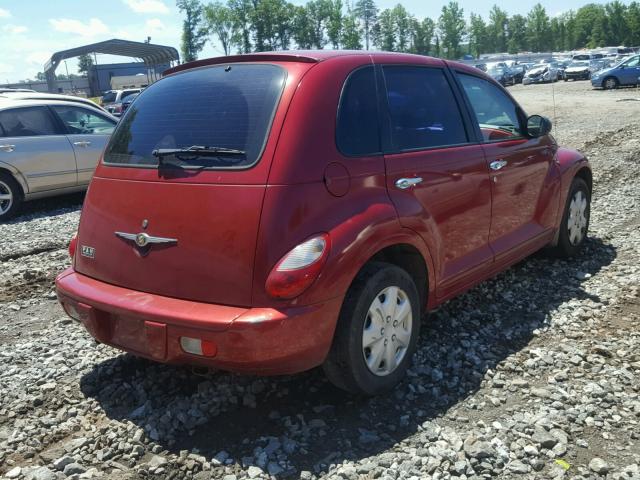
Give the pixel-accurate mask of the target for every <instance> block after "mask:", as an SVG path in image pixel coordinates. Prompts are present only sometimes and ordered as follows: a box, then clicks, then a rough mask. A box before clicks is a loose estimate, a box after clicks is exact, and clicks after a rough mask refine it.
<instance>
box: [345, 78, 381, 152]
mask: <svg viewBox="0 0 640 480" xmlns="http://www.w3.org/2000/svg"><path fill="white" fill-rule="evenodd" d="M377 102H378V100H377V95H376V80H375V76H374V70H373V67H365V68H361V69H359V70H356V71H355V72H354V73H352V74H351V75H350V76H349V78H348V79H347V81H346V84H345V86H344V89H343V91H342V96H341V97H340V107H339V109H338V121H337V128H336V143H337V145H338V149H339V150H340V151H341V152H342V153H344V154H345V155H372V154H376V153H379V152H380V132H379V125H378V107H377Z"/></svg>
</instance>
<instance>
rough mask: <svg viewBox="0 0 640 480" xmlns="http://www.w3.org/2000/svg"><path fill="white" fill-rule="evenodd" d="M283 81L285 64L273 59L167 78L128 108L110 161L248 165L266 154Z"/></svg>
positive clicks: (109, 153)
mask: <svg viewBox="0 0 640 480" xmlns="http://www.w3.org/2000/svg"><path fill="white" fill-rule="evenodd" d="M285 80H286V71H285V70H284V69H283V68H282V67H279V66H277V65H268V64H230V65H215V66H211V67H206V68H197V69H193V70H187V71H185V72H183V73H178V74H175V75H170V76H168V77H166V78H163V79H162V80H160V81H159V82H156V83H154V84H153V85H151V86H150V87H148V88H147V89H145V90H144V92H142V93H141V94H140V95H139V96H138V97H137V98H136V101H135V102H133V103H132V104H131V106H130V107H129V108H128V109H127V111H126V114H125V115H124V116H123V118H122V119H121V120H120V122H119V123H118V126H117V127H116V130H115V132H114V133H113V136H112V137H111V140H110V142H109V145H108V146H107V148H106V150H105V155H104V162H105V163H106V164H111V165H114V164H117V165H136V166H144V165H146V166H156V165H159V162H160V160H161V159H162V160H163V161H166V162H170V163H172V164H174V165H177V166H180V167H183V168H215V169H226V168H247V167H250V166H252V165H254V164H255V163H256V162H257V161H258V160H259V158H260V156H261V154H262V150H263V148H264V145H265V143H266V139H267V135H268V133H269V130H270V128H271V122H272V120H273V116H274V115H275V111H276V108H277V106H278V103H279V101H280V96H281V94H282V90H283V88H284V84H285ZM158 152H163V153H162V157H161V158H159V156H158ZM171 152H173V153H171ZM165 155H166V156H165Z"/></svg>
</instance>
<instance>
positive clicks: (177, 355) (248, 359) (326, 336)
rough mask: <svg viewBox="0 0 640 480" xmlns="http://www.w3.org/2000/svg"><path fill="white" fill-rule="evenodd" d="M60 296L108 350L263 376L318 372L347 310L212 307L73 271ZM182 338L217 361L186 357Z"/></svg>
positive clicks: (330, 304)
mask: <svg viewBox="0 0 640 480" xmlns="http://www.w3.org/2000/svg"><path fill="white" fill-rule="evenodd" d="M56 289H57V293H58V299H59V300H60V303H61V304H62V305H63V307H64V308H65V310H66V311H67V312H69V311H70V309H71V311H74V310H75V312H76V315H75V316H76V317H78V318H79V320H80V321H81V322H82V323H83V324H84V326H85V328H86V329H87V330H88V331H89V333H90V334H91V335H92V336H93V337H94V338H95V339H96V340H98V341H100V342H102V343H105V344H108V345H111V346H113V347H116V348H119V349H121V350H125V351H128V352H131V353H133V354H135V355H139V356H142V357H146V358H149V359H151V360H155V361H158V362H163V363H177V364H193V365H202V366H207V367H213V368H220V369H223V370H229V371H235V372H242V373H251V374H263V375H278V374H289V373H296V372H301V371H304V370H308V369H310V368H313V367H315V366H317V365H320V364H321V363H322V362H323V361H324V359H325V357H326V355H327V352H328V351H329V347H330V346H331V341H332V338H333V333H334V329H335V324H336V321H337V318H338V314H339V311H340V307H341V305H342V299H341V298H335V299H332V300H329V301H326V302H323V303H320V304H316V305H311V306H304V307H293V308H286V309H275V308H240V307H229V306H225V305H213V304H208V303H200V302H193V301H189V300H180V299H175V298H170V297H163V296H159V295H154V294H150V293H144V292H139V291H135V290H129V289H127V288H122V287H117V286H115V285H111V284H107V283H104V282H100V281H98V280H95V279H92V278H90V277H87V276H85V275H82V274H79V273H77V272H75V271H73V269H71V268H70V269H68V270H66V271H64V272H63V273H61V274H60V275H59V276H58V278H56ZM181 337H190V338H198V339H202V340H206V341H208V342H212V343H213V344H214V345H215V354H214V355H210V356H200V355H193V354H189V353H186V352H184V351H183V349H182V347H181V346H180V338H181Z"/></svg>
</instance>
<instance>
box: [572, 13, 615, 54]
mask: <svg viewBox="0 0 640 480" xmlns="http://www.w3.org/2000/svg"><path fill="white" fill-rule="evenodd" d="M607 28H608V27H607V16H606V12H605V9H604V7H603V6H602V5H597V4H594V3H590V4H588V5H584V6H583V7H580V8H579V9H578V11H577V12H576V16H575V35H576V37H575V45H574V47H575V48H584V47H588V48H595V47H598V46H604V44H605V43H606V40H607Z"/></svg>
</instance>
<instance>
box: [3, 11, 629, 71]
mask: <svg viewBox="0 0 640 480" xmlns="http://www.w3.org/2000/svg"><path fill="white" fill-rule="evenodd" d="M208 1H210V0H204V2H205V3H206V2H208ZM345 1H351V0H345ZM596 1H598V0H596ZM537 2H538V0H501V1H499V2H493V1H482V0H458V4H459V5H460V6H461V7H462V8H463V9H464V12H465V15H468V14H469V13H471V12H475V13H479V14H481V15H482V16H483V17H485V18H487V17H488V14H489V10H490V9H491V6H492V5H493V3H498V4H499V6H500V7H501V8H503V9H505V10H506V11H507V12H508V13H509V14H510V15H513V14H516V13H519V14H526V13H527V12H528V11H529V10H530V9H531V7H532V6H533V5H534V4H535V3H537ZM293 3H296V4H303V3H305V1H304V0H293ZM376 3H377V5H378V7H379V8H380V9H384V8H388V7H392V6H394V5H396V4H397V3H398V0H377V2H376ZM400 3H402V4H403V5H404V6H405V8H406V9H407V10H408V11H409V12H411V13H412V14H414V15H415V16H416V17H418V18H423V17H426V16H429V17H431V18H433V19H437V18H438V16H439V15H440V11H441V9H442V6H443V5H445V4H446V3H448V0H405V1H401V2H400ZM540 3H542V5H543V6H544V7H545V8H546V9H547V13H548V14H549V15H550V16H554V15H558V14H560V13H562V12H564V11H567V10H571V9H577V8H579V7H580V6H582V5H584V4H586V3H589V1H588V0H564V1H563V2H561V3H560V2H557V1H553V0H541V1H540ZM601 3H604V2H601ZM624 3H628V2H627V1H625V2H624ZM181 26H182V16H181V14H180V12H179V11H178V9H177V8H176V6H175V1H174V0H107V1H105V0H83V1H73V0H0V83H5V82H16V81H19V80H23V79H27V78H35V75H36V73H37V72H40V71H42V70H43V66H44V64H45V62H46V61H47V60H48V59H49V57H50V56H51V54H52V53H53V52H56V51H59V50H66V49H68V48H73V47H78V46H82V45H86V44H89V43H95V42H100V41H103V40H108V39H111V38H122V39H126V40H136V41H144V40H145V39H146V38H147V37H148V36H149V37H151V43H158V44H162V45H170V46H174V47H176V48H179V45H180V29H181ZM221 54H222V50H221V48H220V47H219V46H218V45H216V44H215V42H207V45H206V46H205V48H204V50H203V51H202V53H201V54H200V58H206V57H213V56H218V55H221ZM97 60H98V63H114V62H118V61H128V59H126V58H125V57H112V56H107V55H98V56H97ZM66 68H67V69H68V71H69V73H77V62H76V60H75V59H69V60H67V61H66ZM57 72H58V73H66V72H65V64H64V63H63V64H61V65H60V67H58V71H57Z"/></svg>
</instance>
